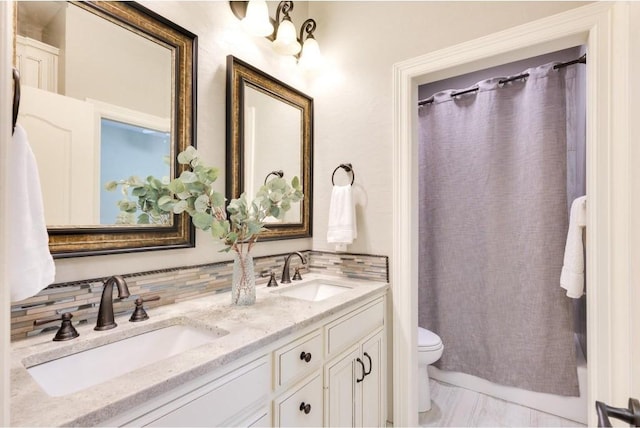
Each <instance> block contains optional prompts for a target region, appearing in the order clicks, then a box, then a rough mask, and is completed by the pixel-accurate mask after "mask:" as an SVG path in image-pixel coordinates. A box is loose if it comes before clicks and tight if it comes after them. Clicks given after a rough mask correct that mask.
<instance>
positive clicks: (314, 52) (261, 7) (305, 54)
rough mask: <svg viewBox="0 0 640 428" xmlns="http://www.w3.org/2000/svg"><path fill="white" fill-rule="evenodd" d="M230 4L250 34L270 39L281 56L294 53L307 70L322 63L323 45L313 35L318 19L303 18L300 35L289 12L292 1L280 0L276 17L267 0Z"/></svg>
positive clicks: (251, 0)
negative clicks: (269, 8) (321, 47)
mask: <svg viewBox="0 0 640 428" xmlns="http://www.w3.org/2000/svg"><path fill="white" fill-rule="evenodd" d="M229 5H230V6H231V10H232V11H233V14H234V15H235V16H236V17H237V18H238V19H240V20H241V21H242V26H243V27H244V28H245V30H246V31H247V32H248V33H250V34H253V35H256V36H264V37H266V38H268V39H269V40H271V41H272V46H273V50H275V51H276V52H277V53H279V54H280V55H293V56H295V57H296V58H297V59H298V63H299V65H300V67H302V68H304V69H312V68H316V67H318V66H319V65H320V63H321V61H322V55H321V54H320V46H319V45H318V42H317V41H316V39H315V37H314V36H313V32H314V31H315V29H316V21H315V20H313V19H311V18H310V19H307V20H306V21H304V23H303V24H302V26H301V27H300V33H299V36H298V34H296V27H295V26H294V25H293V22H291V17H290V16H289V12H291V11H292V10H293V1H290V0H285V1H281V2H280V3H279V4H278V9H277V10H276V18H275V19H272V18H271V17H270V16H269V11H268V8H267V3H266V1H265V0H249V1H230V2H229Z"/></svg>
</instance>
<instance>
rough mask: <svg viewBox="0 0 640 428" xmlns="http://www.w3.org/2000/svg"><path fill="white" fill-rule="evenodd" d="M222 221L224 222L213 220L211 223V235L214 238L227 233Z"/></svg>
mask: <svg viewBox="0 0 640 428" xmlns="http://www.w3.org/2000/svg"><path fill="white" fill-rule="evenodd" d="M224 223H225V222H220V221H214V222H213V223H212V224H211V235H213V237H214V238H217V239H220V238H222V237H223V236H224V235H226V234H227V229H226V228H225V225H224Z"/></svg>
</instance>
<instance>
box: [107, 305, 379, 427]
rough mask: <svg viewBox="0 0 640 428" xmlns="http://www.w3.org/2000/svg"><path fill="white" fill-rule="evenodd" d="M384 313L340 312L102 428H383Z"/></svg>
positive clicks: (366, 309)
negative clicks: (319, 427)
mask: <svg viewBox="0 0 640 428" xmlns="http://www.w3.org/2000/svg"><path fill="white" fill-rule="evenodd" d="M385 310H386V309H385V297H384V295H382V294H380V295H378V296H376V297H371V298H369V299H368V300H366V301H365V302H363V303H360V304H357V305H354V306H352V307H348V308H344V309H342V310H341V311H339V312H338V313H336V314H334V315H332V316H330V317H328V318H326V319H325V320H324V321H319V322H317V323H315V324H313V325H310V326H308V327H306V328H304V329H301V330H300V331H299V332H298V333H295V334H290V335H289V336H286V337H283V338H281V339H279V340H277V341H276V342H274V343H272V344H271V345H268V346H266V347H263V348H261V349H258V350H256V351H255V352H253V353H251V354H250V355H246V356H245V357H244V358H242V359H240V360H238V361H235V362H234V363H231V364H227V365H224V366H222V367H220V368H219V369H216V370H214V371H213V372H211V373H209V374H206V375H204V376H200V377H198V378H196V379H194V380H192V381H190V382H187V383H186V384H184V385H182V386H180V387H178V388H175V389H172V390H170V391H168V392H166V393H163V394H161V395H159V396H158V397H156V398H153V399H151V400H149V401H148V402H146V403H145V404H143V405H141V406H138V407H136V408H134V409H132V410H131V411H129V412H127V414H125V415H120V416H118V417H116V418H113V419H111V420H108V421H106V425H108V426H116V425H118V426H122V425H126V426H154V427H167V426H172V427H182V426H193V427H198V426H275V427H317V426H379V427H381V426H385V424H386V411H385V408H386V401H385V388H386V377H385V374H386V367H385V355H386V351H385V335H384V333H385V322H384V314H385Z"/></svg>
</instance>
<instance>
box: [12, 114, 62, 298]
mask: <svg viewBox="0 0 640 428" xmlns="http://www.w3.org/2000/svg"><path fill="white" fill-rule="evenodd" d="M9 158H10V159H11V161H10V162H9V177H10V178H9V180H10V183H11V184H10V186H8V188H7V191H8V192H9V193H10V197H9V200H10V204H9V206H8V207H7V208H6V211H7V220H8V224H9V233H8V235H9V247H8V254H7V261H8V263H7V271H8V274H9V275H8V279H9V287H10V289H11V301H12V302H16V301H18V300H23V299H26V298H28V297H31V296H34V295H36V294H38V292H39V291H40V290H42V289H43V288H45V287H46V286H47V285H49V284H51V283H52V282H53V281H54V279H55V274H56V270H55V264H54V263H53V258H52V257H51V253H50V252H49V235H48V234H47V226H46V223H45V219H44V209H43V206H42V192H41V190H40V178H39V176H38V166H37V164H36V159H35V157H34V156H33V152H32V151H31V147H30V146H29V141H28V139H27V134H26V132H25V131H24V129H22V127H21V126H20V125H17V126H16V129H15V132H14V134H13V141H12V142H11V145H10V147H9Z"/></svg>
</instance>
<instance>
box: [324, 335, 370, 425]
mask: <svg viewBox="0 0 640 428" xmlns="http://www.w3.org/2000/svg"><path fill="white" fill-rule="evenodd" d="M359 355H360V347H359V346H354V347H353V348H351V350H349V351H348V352H347V353H346V354H344V355H343V356H341V357H338V358H336V359H335V360H333V362H331V363H329V364H328V365H327V367H326V371H325V376H326V388H327V398H326V403H327V425H328V426H330V427H350V426H354V425H355V422H356V421H355V410H356V409H355V403H356V401H357V398H358V397H356V375H357V376H358V377H357V378H358V379H360V378H362V376H363V375H364V373H363V372H362V366H360V365H359V364H358V366H356V359H357V358H358V356H359Z"/></svg>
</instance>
